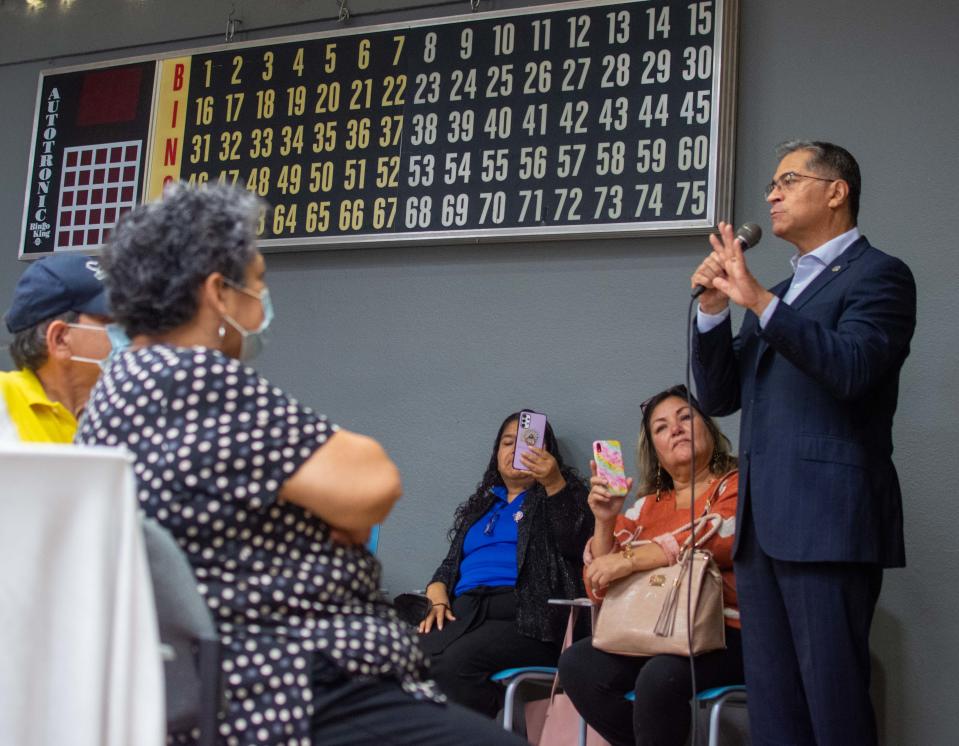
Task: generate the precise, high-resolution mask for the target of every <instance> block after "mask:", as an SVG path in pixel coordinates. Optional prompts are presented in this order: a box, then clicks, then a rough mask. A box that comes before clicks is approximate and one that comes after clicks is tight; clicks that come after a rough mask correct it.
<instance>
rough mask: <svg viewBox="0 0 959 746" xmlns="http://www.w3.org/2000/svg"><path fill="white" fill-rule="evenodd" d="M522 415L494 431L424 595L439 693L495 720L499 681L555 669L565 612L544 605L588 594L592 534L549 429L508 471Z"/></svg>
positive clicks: (582, 493) (580, 493) (580, 486)
mask: <svg viewBox="0 0 959 746" xmlns="http://www.w3.org/2000/svg"><path fill="white" fill-rule="evenodd" d="M518 425H519V413H518V412H516V413H514V414H511V415H510V416H509V417H507V418H506V419H505V420H504V421H503V424H502V425H500V428H499V431H498V432H497V434H496V440H495V442H494V444H493V453H492V455H491V456H490V460H489V465H488V466H487V468H486V473H485V474H484V475H483V479H482V480H481V481H480V483H479V485H478V486H477V488H476V491H475V492H474V493H473V494H472V495H471V496H470V497H469V498H468V499H467V500H466V502H464V503H463V504H462V505H460V506H459V507H458V508H457V509H456V515H455V518H454V521H453V528H452V529H451V530H450V539H451V544H450V550H449V553H448V554H447V555H446V559H445V560H443V562H442V564H441V565H440V566H439V568H438V569H437V570H436V572H435V573H434V574H433V579H432V580H431V581H430V584H429V586H428V587H427V589H426V595H427V596H428V597H429V599H430V604H431V608H430V610H429V613H428V614H427V616H426V618H425V619H424V620H423V622H422V623H421V624H420V632H421V633H422V637H421V642H422V644H423V648H424V649H425V650H426V652H427V653H428V654H429V655H430V656H431V668H430V672H431V673H432V675H433V677H434V679H435V680H436V682H437V683H438V684H439V685H440V688H441V689H442V690H443V691H444V692H445V693H446V694H447V696H449V697H450V699H452V700H453V701H455V702H458V703H459V704H462V705H465V706H467V707H470V708H472V709H474V710H476V711H478V712H482V713H484V714H486V715H488V716H490V717H493V716H495V714H496V711H497V710H498V709H499V707H500V705H501V704H502V703H501V698H502V687H500V686H498V685H496V684H494V683H491V682H490V681H489V677H490V675H491V674H493V673H495V672H496V671H499V670H502V669H504V668H511V667H514V666H544V665H546V666H553V665H556V660H557V657H558V655H559V648H560V644H561V643H562V640H563V632H564V628H565V624H566V618H567V612H566V610H565V609H563V608H557V607H552V606H549V605H548V604H547V600H548V599H550V598H574V597H576V596H580V595H582V594H583V593H584V589H583V586H582V581H581V573H582V566H583V546H584V544H585V542H586V540H587V539H588V538H589V536H590V534H591V532H592V530H593V516H592V512H591V511H590V509H589V506H588V505H587V503H586V496H587V493H588V490H587V488H586V484H585V482H584V480H583V479H582V478H581V477H580V476H579V475H578V474H577V473H576V471H575V470H574V469H572V468H570V467H568V466H566V465H565V464H564V463H563V458H562V456H561V455H560V454H559V449H558V448H557V445H556V437H555V435H554V434H553V430H552V428H551V427H550V426H549V425H547V427H546V437H545V439H544V442H543V445H544V448H542V449H539V448H533V449H531V453H529V454H524V455H523V456H522V460H523V463H524V465H525V466H526V469H525V470H522V469H516V468H514V467H513V452H514V447H515V444H516V433H517V429H518Z"/></svg>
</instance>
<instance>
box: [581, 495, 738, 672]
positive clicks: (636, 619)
mask: <svg viewBox="0 0 959 746" xmlns="http://www.w3.org/2000/svg"><path fill="white" fill-rule="evenodd" d="M722 520H723V519H722V516H720V515H719V514H718V513H708V514H706V515H704V516H702V517H700V518H699V519H698V520H697V521H696V530H695V531H693V532H692V533H691V534H690V537H689V539H687V540H686V542H684V544H683V550H682V552H681V553H680V555H679V560H678V561H677V562H676V564H675V565H670V566H669V567H657V568H656V569H654V570H647V571H645V572H637V573H633V574H632V575H629V576H627V577H625V578H620V579H619V580H615V581H613V582H612V583H610V585H609V588H608V589H607V591H606V597H605V598H604V599H603V605H602V606H601V607H600V610H599V617H598V619H597V620H596V629H595V630H594V631H593V647H595V648H599V649H600V650H604V651H606V652H607V653H617V654H619V655H660V654H664V653H666V654H670V655H687V656H688V655H689V654H690V645H689V636H688V635H687V624H686V598H687V593H688V592H689V588H690V586H692V594H693V597H692V622H693V634H692V654H693V655H698V654H699V653H705V652H708V651H710V650H719V649H722V648H725V647H726V624H725V622H724V620H723V578H722V574H721V573H720V572H719V568H718V567H717V566H716V563H715V562H714V561H713V557H712V554H711V553H710V552H707V551H705V550H702V549H696V548H695V546H690V544H691V540H692V538H693V537H694V536H695V534H696V533H697V532H698V531H699V529H700V528H701V527H702V526H703V525H704V524H706V523H711V524H712V525H711V526H710V527H709V530H708V531H707V532H706V533H705V534H704V535H703V536H701V537H699V538H698V539H697V544H701V543H702V542H705V541H706V540H708V539H709V538H710V537H711V536H712V535H713V534H715V533H716V531H717V530H718V528H719V526H720V524H721V523H722ZM691 525H692V524H690V523H687V524H686V525H685V526H683V527H681V528H678V529H676V530H675V531H674V532H673V533H674V534H677V533H680V532H682V531H685V530H686V529H688V528H689V527H690V526H691ZM647 543H649V542H646V541H638V542H633V544H634V546H636V545H640V544H647Z"/></svg>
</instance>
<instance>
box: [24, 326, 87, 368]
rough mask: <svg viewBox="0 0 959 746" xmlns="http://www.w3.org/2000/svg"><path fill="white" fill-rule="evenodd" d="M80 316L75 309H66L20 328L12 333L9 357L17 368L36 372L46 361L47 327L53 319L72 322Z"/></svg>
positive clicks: (47, 350)
mask: <svg viewBox="0 0 959 746" xmlns="http://www.w3.org/2000/svg"><path fill="white" fill-rule="evenodd" d="M79 318H80V314H78V313H77V312H76V311H67V312H66V313H61V314H60V315H59V316H51V317H50V318H49V319H44V320H43V321H41V322H40V323H38V324H34V325H33V326H30V327H27V328H26V329H21V330H20V331H18V332H17V333H16V334H14V335H13V341H12V342H11V343H10V357H11V358H13V364H14V365H16V366H17V369H18V370H21V369H23V368H26V369H27V370H32V371H34V372H36V371H37V370H39V369H40V367H41V366H42V365H43V364H44V363H45V362H47V358H48V357H49V355H50V350H49V349H48V348H47V329H48V328H49V327H50V324H51V323H53V322H54V321H57V320H59V321H65V322H66V323H68V324H73V323H75V322H76V321H77V319H79Z"/></svg>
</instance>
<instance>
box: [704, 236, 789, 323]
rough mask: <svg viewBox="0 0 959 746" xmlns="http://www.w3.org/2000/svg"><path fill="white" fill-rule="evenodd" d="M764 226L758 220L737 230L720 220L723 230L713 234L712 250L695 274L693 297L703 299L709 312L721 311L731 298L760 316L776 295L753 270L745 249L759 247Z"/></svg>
mask: <svg viewBox="0 0 959 746" xmlns="http://www.w3.org/2000/svg"><path fill="white" fill-rule="evenodd" d="M761 237H762V229H760V227H759V226H758V225H756V224H755V223H746V224H744V225H743V226H742V227H741V228H740V229H739V230H738V231H736V233H735V234H734V233H733V227H732V225H730V224H729V223H725V222H720V223H719V233H718V234H712V235H710V236H709V243H710V245H711V246H712V247H713V251H712V253H711V254H710V255H709V256H707V257H706V259H705V260H704V261H703V263H702V264H700V265H699V267H697V269H696V271H695V272H694V273H693V276H692V281H691V284H692V285H693V297H694V298H698V297H700V296H704V297H702V298H701V299H700V308H702V310H703V311H705V312H706V313H718V312H719V311H721V310H722V309H724V308H725V307H726V306H727V305H728V301H729V300H731V301H732V302H733V303H736V304H737V305H740V306H743V307H744V308H748V309H750V310H751V311H753V312H755V313H756V314H757V315H759V314H761V313H762V310H763V309H765V307H766V305H767V304H768V303H769V301H770V300H772V298H773V295H772V293H770V292H769V291H768V290H766V289H765V288H764V287H763V286H762V285H760V284H759V281H758V280H756V278H755V277H753V275H752V274H751V273H750V271H749V268H748V267H747V266H746V261H745V259H744V258H743V251H745V250H746V249H748V248H750V247H751V246H755V245H756V244H757V243H759V239H760V238H761Z"/></svg>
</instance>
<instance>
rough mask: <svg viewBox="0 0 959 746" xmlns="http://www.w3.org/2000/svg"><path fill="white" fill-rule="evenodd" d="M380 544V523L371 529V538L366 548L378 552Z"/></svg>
mask: <svg viewBox="0 0 959 746" xmlns="http://www.w3.org/2000/svg"><path fill="white" fill-rule="evenodd" d="M379 545H380V524H378V523H377V524H376V525H375V526H373V528H371V529H370V538H369V539H368V540H367V542H366V548H367V549H369V550H370V554H376V550H377V548H378V547H379Z"/></svg>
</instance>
